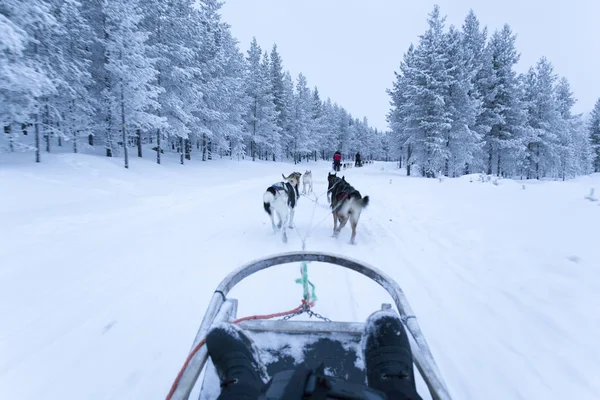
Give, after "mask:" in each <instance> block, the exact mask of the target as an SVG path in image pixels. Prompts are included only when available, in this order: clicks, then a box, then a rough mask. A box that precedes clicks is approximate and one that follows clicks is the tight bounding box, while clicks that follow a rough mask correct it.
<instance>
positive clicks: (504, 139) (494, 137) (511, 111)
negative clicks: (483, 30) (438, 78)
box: [484, 25, 526, 176]
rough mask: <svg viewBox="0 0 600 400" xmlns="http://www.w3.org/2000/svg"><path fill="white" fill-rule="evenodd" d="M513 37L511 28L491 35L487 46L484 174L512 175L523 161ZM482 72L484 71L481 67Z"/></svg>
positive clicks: (521, 115) (523, 121) (522, 111)
mask: <svg viewBox="0 0 600 400" xmlns="http://www.w3.org/2000/svg"><path fill="white" fill-rule="evenodd" d="M515 39H516V38H515V36H514V35H513V33H512V31H511V29H510V27H509V26H508V25H504V27H503V28H502V30H500V31H496V32H494V34H493V35H492V38H491V40H490V43H489V51H490V57H489V58H487V60H488V62H491V66H492V71H493V77H492V79H491V85H490V86H489V87H488V89H487V90H488V95H487V96H486V99H485V100H484V109H485V110H484V112H485V118H486V123H491V129H490V131H489V133H488V134H487V135H486V136H485V138H484V140H485V151H486V153H487V154H486V155H487V157H486V158H487V172H488V174H492V172H493V171H495V173H496V174H497V175H499V176H500V175H513V174H516V173H517V172H520V169H521V167H522V162H523V160H524V150H525V148H524V143H523V142H524V135H525V125H526V111H525V109H524V107H523V104H522V102H521V92H520V87H519V79H518V77H517V74H516V72H515V71H514V65H515V64H516V63H517V62H518V60H519V54H518V53H517V50H516V47H515ZM484 68H486V67H485V66H484Z"/></svg>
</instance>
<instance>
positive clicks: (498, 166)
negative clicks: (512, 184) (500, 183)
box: [496, 150, 502, 176]
mask: <svg viewBox="0 0 600 400" xmlns="http://www.w3.org/2000/svg"><path fill="white" fill-rule="evenodd" d="M500 156H501V154H500V151H499V150H498V165H496V175H497V176H500V173H501V172H502V167H501V166H502V162H501V161H502V159H501V158H500Z"/></svg>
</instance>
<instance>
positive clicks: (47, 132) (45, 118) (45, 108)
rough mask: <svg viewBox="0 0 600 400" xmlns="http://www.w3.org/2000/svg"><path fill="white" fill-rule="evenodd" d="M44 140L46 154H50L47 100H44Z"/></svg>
mask: <svg viewBox="0 0 600 400" xmlns="http://www.w3.org/2000/svg"><path fill="white" fill-rule="evenodd" d="M44 120H45V123H44V132H46V133H45V135H44V139H45V140H46V152H47V153H50V111H49V109H48V99H46V104H45V105H44V118H43V121H44Z"/></svg>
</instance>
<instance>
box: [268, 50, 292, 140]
mask: <svg viewBox="0 0 600 400" xmlns="http://www.w3.org/2000/svg"><path fill="white" fill-rule="evenodd" d="M283 76H284V72H283V61H282V60H281V56H280V55H279V52H278V51H277V44H273V48H272V49H271V90H272V91H273V102H274V103H275V110H276V111H277V126H279V129H280V131H283V130H284V127H285V121H286V119H287V118H289V116H286V115H285V112H286V108H285V98H284V96H285V93H284V83H283ZM280 145H281V143H280Z"/></svg>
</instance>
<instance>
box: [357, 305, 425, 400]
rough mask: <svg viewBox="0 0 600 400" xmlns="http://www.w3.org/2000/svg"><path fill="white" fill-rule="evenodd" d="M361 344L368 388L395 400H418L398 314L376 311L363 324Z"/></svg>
mask: <svg viewBox="0 0 600 400" xmlns="http://www.w3.org/2000/svg"><path fill="white" fill-rule="evenodd" d="M362 345H363V351H364V357H365V366H366V375H367V382H368V384H369V387H371V388H373V389H377V390H380V391H382V392H384V393H385V394H386V395H387V396H388V398H390V399H397V400H421V397H420V396H419V394H418V393H417V389H416V385H415V375H414V369H413V358H412V352H411V350H410V343H409V341H408V336H407V334H406V330H405V329H404V326H403V325H402V322H401V321H400V318H399V317H398V315H397V314H396V313H395V312H393V311H390V310H382V311H376V312H374V313H373V314H371V315H370V316H369V318H368V319H367V322H366V324H365V332H364V333H363V338H362Z"/></svg>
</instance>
